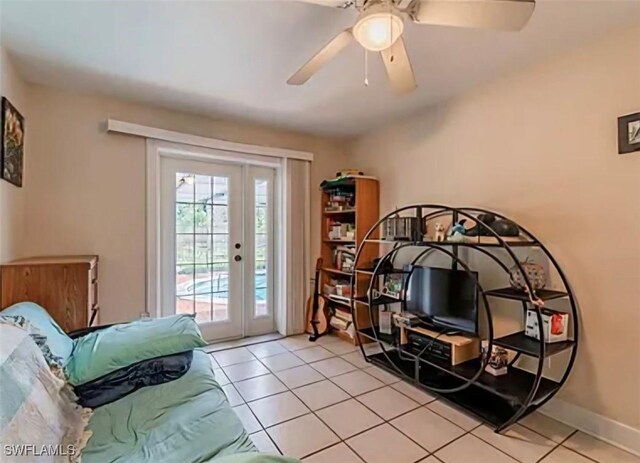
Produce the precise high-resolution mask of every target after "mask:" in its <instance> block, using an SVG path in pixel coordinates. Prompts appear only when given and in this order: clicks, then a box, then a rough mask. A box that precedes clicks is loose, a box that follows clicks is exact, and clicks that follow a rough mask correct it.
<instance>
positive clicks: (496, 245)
mask: <svg viewBox="0 0 640 463" xmlns="http://www.w3.org/2000/svg"><path fill="white" fill-rule="evenodd" d="M470 238H473V237H470ZM503 238H505V237H503ZM507 238H508V237H507ZM364 242H365V243H377V244H403V245H411V246H468V247H474V246H475V247H483V248H502V247H504V246H503V245H502V244H501V243H499V242H498V240H497V239H496V241H495V242H494V241H485V242H482V241H466V242H459V243H458V242H455V241H411V240H391V239H366V240H364ZM505 243H506V244H507V245H508V246H510V247H525V248H526V247H539V246H540V243H538V242H537V241H528V240H521V241H519V240H509V239H507V240H505Z"/></svg>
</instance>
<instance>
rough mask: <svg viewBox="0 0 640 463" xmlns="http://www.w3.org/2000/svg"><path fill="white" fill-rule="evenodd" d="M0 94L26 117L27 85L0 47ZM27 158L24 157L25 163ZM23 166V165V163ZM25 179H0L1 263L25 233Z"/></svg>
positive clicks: (12, 256) (15, 249)
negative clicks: (13, 181) (20, 183)
mask: <svg viewBox="0 0 640 463" xmlns="http://www.w3.org/2000/svg"><path fill="white" fill-rule="evenodd" d="M0 93H1V94H2V96H5V97H7V98H8V99H9V101H11V103H12V104H13V105H14V106H15V107H16V108H17V109H18V111H20V114H22V115H23V116H24V117H25V118H27V119H28V117H29V111H28V109H27V86H26V84H25V83H24V82H22V80H21V79H20V78H19V77H18V75H17V73H16V72H15V69H14V67H13V65H12V63H11V61H10V59H9V57H8V56H7V54H6V52H5V50H4V49H3V48H2V47H0ZM25 127H26V132H25V148H26V149H29V143H30V141H31V134H30V130H29V123H28V120H27V122H26V124H25ZM27 161H28V159H27V160H25V164H26V163H27ZM25 167H26V166H25ZM27 187H28V179H26V178H24V179H23V188H22V189H20V188H18V187H16V186H14V185H12V184H10V183H9V182H6V181H4V180H0V262H4V261H7V260H11V259H15V258H16V257H19V256H20V247H21V239H22V236H23V233H24V207H25V191H26V188H27Z"/></svg>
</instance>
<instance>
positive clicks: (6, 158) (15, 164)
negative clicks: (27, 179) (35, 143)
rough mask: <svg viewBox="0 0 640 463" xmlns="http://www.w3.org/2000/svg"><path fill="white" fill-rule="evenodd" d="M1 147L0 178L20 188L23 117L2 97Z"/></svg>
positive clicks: (22, 157) (22, 163)
mask: <svg viewBox="0 0 640 463" xmlns="http://www.w3.org/2000/svg"><path fill="white" fill-rule="evenodd" d="M0 120H1V125H2V141H1V142H2V146H1V147H0V176H1V177H2V178H3V179H5V180H6V181H7V182H10V183H13V184H14V185H16V186H18V187H22V169H23V165H24V117H22V114H20V113H19V112H18V110H17V109H16V108H15V107H14V106H13V105H12V104H11V103H10V102H9V100H7V99H6V98H5V97H2V117H1V118H0Z"/></svg>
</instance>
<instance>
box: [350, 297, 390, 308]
mask: <svg viewBox="0 0 640 463" xmlns="http://www.w3.org/2000/svg"><path fill="white" fill-rule="evenodd" d="M354 300H355V301H356V302H358V303H359V304H365V305H369V306H372V307H373V306H377V305H384V304H397V303H399V302H402V300H400V299H396V298H395V297H391V296H385V295H381V296H378V297H376V298H375V299H373V300H372V301H371V302H369V298H368V297H367V296H358V297H355V298H354Z"/></svg>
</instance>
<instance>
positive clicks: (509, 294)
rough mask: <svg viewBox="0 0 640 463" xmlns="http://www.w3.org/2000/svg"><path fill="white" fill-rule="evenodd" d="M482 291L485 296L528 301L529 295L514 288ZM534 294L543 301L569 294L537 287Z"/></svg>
mask: <svg viewBox="0 0 640 463" xmlns="http://www.w3.org/2000/svg"><path fill="white" fill-rule="evenodd" d="M484 293H485V295H487V296H492V297H501V298H503V299H512V300H514V301H529V295H528V294H527V293H525V292H524V291H520V290H518V289H514V288H500V289H490V290H489V291H485V292H484ZM536 296H537V297H538V299H542V300H543V301H550V300H552V299H560V298H562V297H567V296H569V294H567V293H565V292H563V291H555V290H553V289H538V290H537V291H536Z"/></svg>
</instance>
